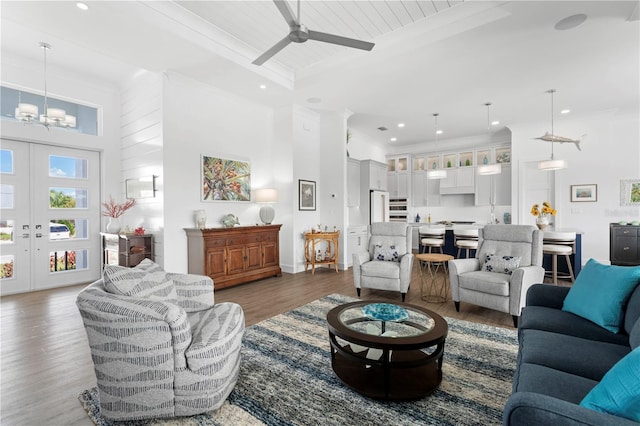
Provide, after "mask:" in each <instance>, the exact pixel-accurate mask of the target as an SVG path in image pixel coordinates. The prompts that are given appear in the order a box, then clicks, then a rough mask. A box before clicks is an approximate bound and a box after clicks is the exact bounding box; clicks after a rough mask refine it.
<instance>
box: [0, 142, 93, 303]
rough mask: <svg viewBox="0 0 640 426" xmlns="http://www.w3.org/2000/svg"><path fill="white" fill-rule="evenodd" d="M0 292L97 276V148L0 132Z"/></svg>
mask: <svg viewBox="0 0 640 426" xmlns="http://www.w3.org/2000/svg"><path fill="white" fill-rule="evenodd" d="M0 179H1V182H0V294H2V295H5V294H12V293H22V292H27V291H33V290H41V289H46V288H52V287H60V286H65V285H71V284H77V283H82V282H91V281H93V280H95V279H97V278H98V277H99V276H100V267H101V266H100V236H99V231H100V154H99V153H97V152H93V151H86V150H81V149H72V148H61V147H56V146H52V145H43V144H37V143H27V142H18V141H10V140H5V139H3V140H2V144H1V147H0Z"/></svg>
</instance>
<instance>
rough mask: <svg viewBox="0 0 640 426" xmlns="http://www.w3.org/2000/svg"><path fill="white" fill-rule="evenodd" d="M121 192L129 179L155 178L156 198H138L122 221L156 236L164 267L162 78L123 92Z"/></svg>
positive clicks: (143, 78) (143, 76)
mask: <svg viewBox="0 0 640 426" xmlns="http://www.w3.org/2000/svg"><path fill="white" fill-rule="evenodd" d="M121 99H122V106H121V107H122V108H121V110H122V115H121V120H120V123H121V125H120V137H121V148H122V151H121V170H122V173H121V179H122V181H121V188H122V192H123V193H122V197H121V198H123V199H124V197H125V195H126V194H125V181H126V180H127V179H132V178H139V177H146V176H151V175H155V176H156V189H157V191H156V193H155V197H154V198H139V199H137V200H136V201H137V203H136V206H135V207H134V208H133V209H132V210H131V211H129V212H127V213H126V214H125V215H124V216H123V217H122V220H121V222H122V224H123V226H129V227H131V228H132V229H134V228H137V227H139V226H142V227H144V228H145V230H146V233H147V234H153V236H154V254H155V256H154V257H155V261H156V262H157V263H158V264H160V265H164V211H163V139H162V74H161V73H151V72H144V73H140V74H138V75H137V76H136V77H134V78H133V79H132V81H131V84H130V85H129V86H128V87H127V88H126V89H124V90H123V91H122V95H121Z"/></svg>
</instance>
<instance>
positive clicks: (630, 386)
mask: <svg viewBox="0 0 640 426" xmlns="http://www.w3.org/2000/svg"><path fill="white" fill-rule="evenodd" d="M580 405H581V406H583V407H586V408H590V409H592V410H596V411H600V412H603V413H609V414H614V415H616V416H620V417H624V418H626V419H629V420H634V421H636V422H640V348H636V349H634V350H633V351H631V353H629V354H628V355H627V356H625V357H624V358H622V359H621V360H620V361H618V362H617V363H616V365H614V366H613V367H612V368H611V370H609V371H608V372H607V374H605V375H604V377H603V378H602V381H600V383H598V384H597V385H596V387H594V388H593V389H591V392H589V393H588V394H587V396H585V397H584V399H583V400H582V401H581V402H580Z"/></svg>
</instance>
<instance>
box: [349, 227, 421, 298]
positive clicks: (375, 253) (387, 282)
mask: <svg viewBox="0 0 640 426" xmlns="http://www.w3.org/2000/svg"><path fill="white" fill-rule="evenodd" d="M368 249H369V250H368V251H367V252H362V253H354V254H353V283H354V285H355V286H356V291H357V293H358V297H360V290H361V289H362V288H373V289H377V290H388V291H399V292H400V294H401V295H402V301H403V302H404V299H405V297H406V295H407V291H408V290H409V286H410V284H411V268H412V266H413V253H412V252H411V228H410V227H409V226H408V225H407V224H406V223H396V222H379V223H372V224H371V237H370V238H369V245H368Z"/></svg>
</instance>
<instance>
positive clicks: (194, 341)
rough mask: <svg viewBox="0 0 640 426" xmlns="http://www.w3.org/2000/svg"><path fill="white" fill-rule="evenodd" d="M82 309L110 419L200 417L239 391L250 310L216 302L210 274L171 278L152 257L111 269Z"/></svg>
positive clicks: (80, 302)
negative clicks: (241, 353)
mask: <svg viewBox="0 0 640 426" xmlns="http://www.w3.org/2000/svg"><path fill="white" fill-rule="evenodd" d="M76 304H77V306H78V309H79V310H80V314H81V315H82V320H83V322H84V326H85V330H86V332H87V338H88V340H89V346H90V349H91V357H92V359H93V364H94V370H95V374H96V379H97V382H98V392H99V397H100V411H101V414H102V416H103V417H105V418H106V419H109V420H115V421H122V420H141V419H150V418H167V417H179V416H190V415H194V414H199V413H203V412H206V411H210V410H215V409H217V408H219V407H220V406H221V405H222V404H223V402H224V401H225V400H226V399H227V397H228V396H229V394H230V393H231V391H232V390H233V388H234V386H235V384H236V382H237V380H238V373H239V369H240V349H241V346H242V336H243V334H244V327H245V322H244V312H243V311H242V308H241V307H240V305H237V304H235V303H219V304H214V297H213V281H212V280H211V279H210V278H209V277H206V276H201V275H192V274H171V273H166V272H164V271H163V270H162V268H160V266H159V265H157V264H155V263H153V262H152V261H150V260H148V259H147V260H145V261H143V262H142V263H141V264H140V265H138V266H136V267H135V268H124V267H120V266H110V265H107V266H105V270H104V273H103V278H102V279H100V280H98V281H96V282H94V283H92V284H91V285H89V286H88V287H86V288H85V289H83V290H82V291H81V292H80V293H79V294H78V297H77V300H76Z"/></svg>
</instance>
